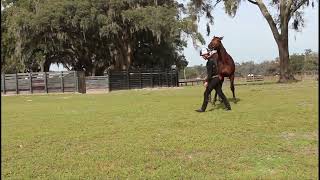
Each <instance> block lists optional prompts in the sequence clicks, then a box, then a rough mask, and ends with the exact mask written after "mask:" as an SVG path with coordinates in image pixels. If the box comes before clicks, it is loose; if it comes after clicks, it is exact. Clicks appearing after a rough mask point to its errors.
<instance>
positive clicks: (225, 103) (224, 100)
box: [223, 99, 231, 111]
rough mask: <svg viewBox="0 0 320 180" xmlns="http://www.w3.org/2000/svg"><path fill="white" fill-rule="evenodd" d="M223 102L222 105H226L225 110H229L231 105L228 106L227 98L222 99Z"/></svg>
mask: <svg viewBox="0 0 320 180" xmlns="http://www.w3.org/2000/svg"><path fill="white" fill-rule="evenodd" d="M223 103H224V106H225V107H226V110H227V111H230V110H231V106H230V103H229V101H228V100H227V99H223Z"/></svg>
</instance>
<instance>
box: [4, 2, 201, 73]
mask: <svg viewBox="0 0 320 180" xmlns="http://www.w3.org/2000/svg"><path fill="white" fill-rule="evenodd" d="M1 6H2V10H1V33H2V38H1V70H2V72H5V73H16V72H37V71H49V68H50V65H51V64H52V63H57V64H63V66H64V67H65V68H67V69H69V70H76V71H85V73H86V75H102V74H103V73H104V72H105V71H106V70H108V69H119V70H125V69H134V68H161V69H164V68H170V67H171V66H172V65H175V66H177V67H178V68H180V66H186V64H187V62H185V61H186V60H185V58H184V57H183V56H182V55H183V54H182V50H183V48H184V47H186V46H187V42H186V40H187V38H190V37H191V38H192V39H193V40H194V42H195V44H199V43H200V44H204V43H205V42H204V39H203V37H202V36H201V34H200V33H199V32H198V31H197V29H198V28H197V22H196V18H195V15H194V13H192V9H193V8H192V7H193V4H192V3H189V4H188V5H187V6H185V5H183V4H179V3H178V2H176V1H174V0H153V1H150V0H77V1H73V0H57V1H51V0H1Z"/></svg>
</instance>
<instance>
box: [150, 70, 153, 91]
mask: <svg viewBox="0 0 320 180" xmlns="http://www.w3.org/2000/svg"><path fill="white" fill-rule="evenodd" d="M150 81H151V87H152V88H153V69H151V72H150Z"/></svg>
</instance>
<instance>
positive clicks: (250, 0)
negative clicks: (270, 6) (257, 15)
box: [248, 0, 258, 5]
mask: <svg viewBox="0 0 320 180" xmlns="http://www.w3.org/2000/svg"><path fill="white" fill-rule="evenodd" d="M248 1H249V2H250V3H252V4H254V5H258V3H257V2H255V1H252V0H248Z"/></svg>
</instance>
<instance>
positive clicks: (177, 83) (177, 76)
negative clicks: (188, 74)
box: [176, 71, 179, 87]
mask: <svg viewBox="0 0 320 180" xmlns="http://www.w3.org/2000/svg"><path fill="white" fill-rule="evenodd" d="M176 80H177V82H176V85H177V87H179V72H178V71H176Z"/></svg>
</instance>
